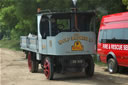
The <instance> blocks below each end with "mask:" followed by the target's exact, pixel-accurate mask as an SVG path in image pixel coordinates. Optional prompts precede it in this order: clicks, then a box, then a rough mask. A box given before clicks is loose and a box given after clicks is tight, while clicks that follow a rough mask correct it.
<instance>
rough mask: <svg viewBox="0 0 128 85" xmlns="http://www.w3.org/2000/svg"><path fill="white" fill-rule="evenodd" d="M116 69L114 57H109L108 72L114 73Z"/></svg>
mask: <svg viewBox="0 0 128 85" xmlns="http://www.w3.org/2000/svg"><path fill="white" fill-rule="evenodd" d="M117 70H118V65H117V63H116V61H115V59H113V58H110V59H109V60H108V71H109V73H116V72H117Z"/></svg>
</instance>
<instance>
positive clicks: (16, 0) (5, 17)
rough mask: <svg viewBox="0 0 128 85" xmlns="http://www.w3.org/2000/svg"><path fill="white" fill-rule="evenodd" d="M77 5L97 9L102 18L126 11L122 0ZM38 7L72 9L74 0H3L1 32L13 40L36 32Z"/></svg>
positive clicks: (84, 0) (81, 0)
mask: <svg viewBox="0 0 128 85" xmlns="http://www.w3.org/2000/svg"><path fill="white" fill-rule="evenodd" d="M123 3H124V4H125V5H128V0H123ZM77 6H78V8H79V10H80V11H86V10H92V9H93V10H97V15H98V18H100V19H101V17H102V16H103V15H106V14H111V13H117V12H122V11H125V8H124V6H123V4H122V0H109V1H108V0H78V3H77ZM37 8H41V9H42V10H45V9H50V10H70V8H72V0H1V1H0V33H2V34H4V36H5V37H6V38H9V39H13V40H14V39H15V40H17V39H19V37H20V36H21V35H28V34H29V33H33V34H36V30H37V25H36V22H37V21H36V13H37ZM99 21H100V20H99ZM99 21H98V22H97V23H99ZM97 29H98V26H97Z"/></svg>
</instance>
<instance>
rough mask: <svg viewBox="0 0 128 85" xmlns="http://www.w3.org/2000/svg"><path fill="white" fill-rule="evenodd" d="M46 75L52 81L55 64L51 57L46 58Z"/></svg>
mask: <svg viewBox="0 0 128 85" xmlns="http://www.w3.org/2000/svg"><path fill="white" fill-rule="evenodd" d="M44 74H45V76H46V78H47V79H49V80H52V79H53V75H54V70H53V62H52V59H51V58H50V57H46V58H45V60H44Z"/></svg>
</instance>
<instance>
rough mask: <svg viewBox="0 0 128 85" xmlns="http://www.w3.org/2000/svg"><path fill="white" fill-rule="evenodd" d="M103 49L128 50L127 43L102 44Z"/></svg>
mask: <svg viewBox="0 0 128 85" xmlns="http://www.w3.org/2000/svg"><path fill="white" fill-rule="evenodd" d="M103 48H104V49H108V50H109V49H112V50H125V51H127V50H128V45H118V44H103Z"/></svg>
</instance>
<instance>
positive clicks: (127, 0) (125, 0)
mask: <svg viewBox="0 0 128 85" xmlns="http://www.w3.org/2000/svg"><path fill="white" fill-rule="evenodd" d="M122 2H123V4H124V5H126V6H127V10H128V0H122Z"/></svg>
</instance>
